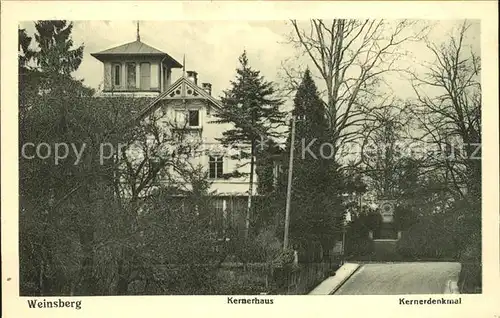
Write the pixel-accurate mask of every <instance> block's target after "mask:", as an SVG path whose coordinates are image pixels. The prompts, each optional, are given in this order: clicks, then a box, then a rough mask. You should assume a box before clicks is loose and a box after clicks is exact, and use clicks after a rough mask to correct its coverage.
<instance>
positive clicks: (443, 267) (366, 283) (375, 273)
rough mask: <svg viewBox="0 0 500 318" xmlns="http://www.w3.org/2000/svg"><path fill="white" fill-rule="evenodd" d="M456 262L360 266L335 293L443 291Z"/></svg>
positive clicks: (455, 271)
mask: <svg viewBox="0 0 500 318" xmlns="http://www.w3.org/2000/svg"><path fill="white" fill-rule="evenodd" d="M459 273H460V264H459V263H446V262H428V263H426V262H415V263H377V264H365V265H363V266H361V267H360V268H359V269H358V271H357V272H355V273H354V275H353V276H352V277H351V278H349V279H348V280H347V281H346V282H345V283H344V284H343V285H342V286H341V287H340V288H339V289H338V290H337V292H336V293H335V295H402V294H443V293H444V290H445V288H446V285H447V283H448V281H450V280H452V281H457V280H458V275H459Z"/></svg>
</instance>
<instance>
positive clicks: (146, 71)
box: [141, 63, 151, 90]
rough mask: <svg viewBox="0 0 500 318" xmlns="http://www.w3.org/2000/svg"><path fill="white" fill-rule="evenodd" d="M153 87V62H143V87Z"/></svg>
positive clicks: (145, 88) (143, 88)
mask: <svg viewBox="0 0 500 318" xmlns="http://www.w3.org/2000/svg"><path fill="white" fill-rule="evenodd" d="M150 88H151V64H149V63H141V89H142V90H149V89H150Z"/></svg>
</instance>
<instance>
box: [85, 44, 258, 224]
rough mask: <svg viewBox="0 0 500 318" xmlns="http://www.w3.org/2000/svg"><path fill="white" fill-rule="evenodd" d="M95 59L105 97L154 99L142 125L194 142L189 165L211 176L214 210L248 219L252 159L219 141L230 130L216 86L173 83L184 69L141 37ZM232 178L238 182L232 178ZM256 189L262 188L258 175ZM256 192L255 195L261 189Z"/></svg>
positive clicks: (186, 77) (188, 77)
mask: <svg viewBox="0 0 500 318" xmlns="http://www.w3.org/2000/svg"><path fill="white" fill-rule="evenodd" d="M91 55H92V56H93V57H94V58H96V59H98V60H99V61H101V62H102V64H103V89H102V92H101V93H100V95H101V96H102V97H109V98H113V97H132V98H144V97H149V98H151V97H153V98H154V99H153V100H152V102H151V103H150V104H149V105H148V106H147V107H145V108H144V109H142V110H140V111H139V114H138V116H139V119H141V120H146V121H147V120H151V119H152V118H154V120H155V121H156V123H157V124H158V125H159V126H161V127H162V129H164V131H165V132H168V133H170V134H172V133H175V132H176V131H179V132H181V133H182V134H184V136H185V137H186V139H191V141H192V139H194V140H195V141H196V142H197V144H198V145H197V150H198V151H196V152H194V153H193V155H191V156H189V159H187V160H189V163H190V165H193V166H197V167H203V169H204V170H205V171H206V174H207V176H208V179H209V181H210V182H211V189H210V192H211V193H212V194H213V196H214V200H213V201H214V204H215V208H216V209H217V210H219V211H220V212H221V214H222V215H223V216H224V218H227V217H234V216H235V215H244V213H243V211H244V210H246V204H247V198H248V193H249V172H250V165H249V159H242V158H239V157H238V151H237V150H235V149H231V148H228V147H224V146H223V145H222V144H221V143H220V142H219V141H218V139H219V138H221V137H222V136H223V132H224V131H226V130H228V129H230V128H231V124H230V123H225V124H220V123H215V122H214V121H215V120H216V119H217V112H218V111H220V110H221V109H222V107H223V106H222V104H221V102H220V101H219V100H218V99H216V98H215V97H214V96H212V85H211V84H210V83H199V81H198V74H197V73H196V72H195V71H187V72H185V71H183V72H182V76H180V77H179V78H178V79H176V80H174V79H173V78H172V70H173V69H176V68H177V69H179V68H183V65H182V64H181V63H179V62H178V61H177V60H175V59H174V58H173V57H171V56H170V55H169V54H167V53H165V52H162V51H160V50H158V49H156V48H153V47H151V46H149V45H147V44H145V43H143V42H141V41H140V38H139V36H138V37H137V40H136V41H134V42H131V43H127V44H124V45H120V46H117V47H114V48H110V49H108V50H104V51H102V52H98V53H93V54H91ZM228 174H231V175H235V176H232V177H228ZM171 175H175V172H174V171H172V173H171ZM179 180H180V179H179ZM179 182H182V181H179ZM254 183H255V184H257V176H256V174H254ZM253 189H254V190H253V192H254V193H253V194H254V195H255V194H256V186H254V187H253ZM230 210H231V212H229V211H230ZM228 213H231V216H228ZM232 223H239V224H240V225H241V224H243V223H244V220H241V217H240V218H239V220H233V221H232Z"/></svg>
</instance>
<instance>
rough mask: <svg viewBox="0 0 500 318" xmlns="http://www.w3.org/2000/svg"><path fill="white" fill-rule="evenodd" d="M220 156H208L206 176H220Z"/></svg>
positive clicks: (221, 162) (221, 170) (221, 163)
mask: <svg viewBox="0 0 500 318" xmlns="http://www.w3.org/2000/svg"><path fill="white" fill-rule="evenodd" d="M223 163H224V162H223V160H222V156H208V177H209V178H211V179H217V178H222V174H223V168H222V166H223Z"/></svg>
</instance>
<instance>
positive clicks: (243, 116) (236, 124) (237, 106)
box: [215, 52, 283, 237]
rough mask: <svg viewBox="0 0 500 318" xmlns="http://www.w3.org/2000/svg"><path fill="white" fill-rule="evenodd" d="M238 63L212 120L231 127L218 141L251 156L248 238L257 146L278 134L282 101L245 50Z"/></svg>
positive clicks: (247, 220) (246, 229)
mask: <svg viewBox="0 0 500 318" xmlns="http://www.w3.org/2000/svg"><path fill="white" fill-rule="evenodd" d="M239 62H240V66H239V67H238V69H237V70H236V78H235V80H234V81H231V88H230V89H229V90H227V91H225V97H223V98H221V101H222V104H223V105H224V109H223V110H222V112H220V113H219V114H218V115H217V116H218V120H216V121H215V122H217V123H231V124H232V126H233V127H232V129H229V130H227V131H225V132H224V133H223V137H222V138H221V139H220V141H221V142H222V144H223V145H225V146H231V147H233V148H235V149H238V150H239V151H240V155H241V157H242V158H249V159H250V163H249V164H250V176H249V179H250V182H249V189H248V191H249V193H248V205H247V213H246V220H245V236H246V237H248V232H249V227H250V212H251V208H252V194H253V187H254V171H255V165H256V154H257V147H258V145H259V144H260V143H261V142H262V141H265V140H268V139H272V138H273V137H277V136H278V135H279V132H277V131H276V128H277V127H279V126H280V125H281V124H282V122H283V113H282V112H281V110H280V106H281V105H282V103H283V102H282V100H281V99H279V98H276V97H275V88H274V85H273V83H272V82H270V81H266V80H265V79H264V77H263V76H262V75H260V71H258V70H254V69H252V68H251V67H250V65H249V63H248V58H247V55H246V52H243V54H242V55H241V56H240V57H239Z"/></svg>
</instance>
